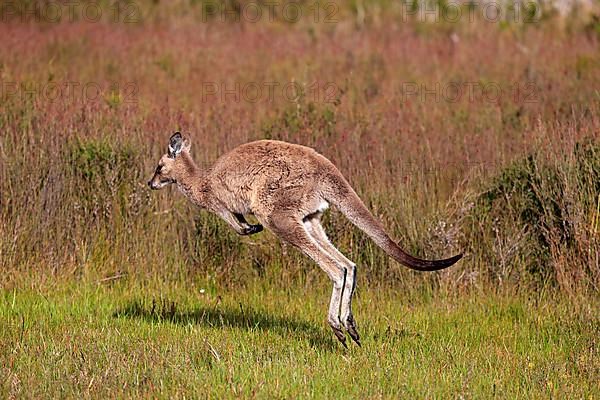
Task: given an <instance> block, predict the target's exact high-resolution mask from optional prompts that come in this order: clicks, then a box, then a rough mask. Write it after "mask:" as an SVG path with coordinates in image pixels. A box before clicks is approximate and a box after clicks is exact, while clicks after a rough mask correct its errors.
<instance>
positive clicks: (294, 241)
mask: <svg viewBox="0 0 600 400" xmlns="http://www.w3.org/2000/svg"><path fill="white" fill-rule="evenodd" d="M172 183H174V184H176V185H177V187H178V188H179V189H180V190H181V191H182V192H183V194H184V195H185V196H186V197H188V198H189V199H190V200H191V201H192V202H193V203H194V204H196V205H198V206H200V207H202V208H206V209H207V210H209V211H211V212H213V213H215V214H217V215H219V216H220V217H221V218H223V219H224V220H225V221H226V222H227V223H228V224H229V225H230V226H231V227H232V228H233V229H234V230H235V231H236V232H237V233H238V234H240V235H251V234H254V233H258V232H260V231H262V229H263V226H264V227H265V228H267V229H269V230H271V232H273V233H274V234H275V235H276V236H277V237H279V238H280V239H281V240H283V241H284V242H286V243H289V244H291V245H292V246H294V247H296V248H298V249H300V250H301V251H302V252H303V253H304V254H306V255H307V256H309V257H310V258H312V259H313V260H314V261H315V262H316V263H317V264H318V265H319V266H320V267H321V268H322V269H323V270H324V271H325V272H326V273H327V275H329V278H330V279H331V280H332V281H333V293H332V295H331V301H330V303H329V314H328V319H327V320H328V322H329V325H330V326H331V328H332V329H333V332H334V333H335V336H336V337H337V338H338V340H339V341H340V342H341V343H342V344H343V345H344V346H346V336H345V334H344V332H343V330H342V326H343V327H344V328H346V330H347V331H348V334H349V335H350V337H351V338H352V339H353V340H354V341H355V342H356V343H357V344H358V345H359V346H360V338H359V335H358V331H357V328H356V323H355V321H354V317H353V316H352V294H353V292H354V288H355V286H356V264H354V263H353V262H352V261H350V260H349V259H348V258H346V257H345V256H344V255H343V254H342V253H340V252H339V251H338V250H337V249H336V248H335V247H334V246H333V245H332V244H331V242H330V241H329V239H328V238H327V235H326V234H325V231H324V230H323V227H322V225H321V223H320V220H321V216H322V215H323V212H324V211H325V210H326V209H327V208H328V207H329V204H330V203H331V204H333V205H335V206H336V207H337V208H338V209H339V210H340V211H341V212H342V213H343V214H344V215H345V216H346V217H347V218H348V219H349V220H350V221H351V222H352V223H353V224H354V225H356V226H357V227H358V228H360V229H362V230H363V231H364V232H365V233H366V234H367V235H369V236H370V237H371V239H373V241H375V243H376V244H377V245H378V246H379V247H381V248H382V249H383V250H384V251H385V252H386V253H387V254H389V255H390V256H391V257H393V258H394V259H395V260H397V261H398V262H400V263H401V264H403V265H405V266H407V267H409V268H412V269H414V270H417V271H437V270H440V269H443V268H447V267H449V266H451V265H452V264H454V263H455V262H457V261H458V260H459V259H460V258H461V257H462V255H461V254H459V255H456V256H454V257H451V258H447V259H443V260H421V259H419V258H415V257H413V256H411V255H409V254H407V253H405V252H404V250H402V249H401V248H400V247H399V246H398V245H397V244H396V243H395V242H394V241H393V240H392V239H391V238H390V237H389V236H388V234H387V233H386V232H385V230H384V228H383V226H382V225H381V223H380V222H379V221H378V220H377V219H376V218H375V217H374V216H373V215H372V214H371V213H370V212H369V210H368V209H367V208H366V207H365V205H364V204H363V202H362V201H361V200H360V198H359V197H358V195H357V194H356V192H355V191H354V190H353V189H352V187H351V186H350V184H349V183H348V181H346V179H345V178H344V176H343V175H342V174H341V173H340V171H338V169H337V168H336V167H335V166H334V165H333V163H331V162H330V161H329V160H328V159H326V158H325V157H323V156H322V155H320V154H319V153H317V152H316V151H315V150H313V149H311V148H309V147H305V146H300V145H297V144H291V143H286V142H280V141H275V140H259V141H256V142H251V143H247V144H244V145H241V146H239V147H236V148H235V149H233V150H232V151H230V152H229V153H227V154H225V155H224V156H222V157H220V158H219V159H218V160H217V161H216V162H215V164H214V165H213V166H212V167H211V168H209V169H207V170H202V169H200V168H199V167H198V166H197V165H196V164H195V163H194V161H193V160H192V157H191V156H190V142H189V140H187V139H184V138H183V137H182V135H181V133H179V132H176V133H175V134H173V136H171V138H170V140H169V145H168V150H167V153H166V154H164V155H163V156H162V157H161V159H160V161H159V162H158V166H157V167H156V171H155V172H154V176H153V177H152V179H150V181H149V182H148V185H149V186H150V188H152V189H161V188H163V187H165V186H167V185H169V184H172ZM244 215H254V216H255V217H256V219H257V220H258V221H259V223H260V224H256V225H252V224H249V223H248V222H247V221H246V220H245V219H244Z"/></svg>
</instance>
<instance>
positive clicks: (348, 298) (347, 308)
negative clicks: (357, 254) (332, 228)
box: [304, 213, 360, 346]
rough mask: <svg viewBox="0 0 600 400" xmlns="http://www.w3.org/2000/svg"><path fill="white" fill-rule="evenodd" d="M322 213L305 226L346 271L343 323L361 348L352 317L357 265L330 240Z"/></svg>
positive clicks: (312, 216)
mask: <svg viewBox="0 0 600 400" xmlns="http://www.w3.org/2000/svg"><path fill="white" fill-rule="evenodd" d="M321 216H322V213H314V214H311V215H309V216H308V217H307V218H305V220H304V225H305V226H306V228H307V231H308V232H309V233H310V235H311V236H312V237H313V238H314V239H315V240H316V241H317V242H318V243H319V245H320V246H321V248H323V249H324V250H325V251H326V252H328V253H329V254H330V255H332V256H333V257H334V258H335V259H336V260H337V262H338V263H339V265H340V266H341V268H343V269H344V271H345V277H346V279H345V280H344V290H343V292H342V301H341V307H340V308H341V311H340V314H341V322H342V324H343V325H344V327H345V328H346V330H347V331H348V334H349V335H350V337H351V338H352V340H354V342H356V344H358V345H359V346H360V335H359V334H358V330H357V328H356V322H355V320H354V316H353V315H352V296H353V294H354V289H355V288H356V264H354V263H353V262H352V261H350V260H349V259H348V258H346V256H344V255H343V254H342V253H341V252H340V251H339V250H338V249H337V248H336V247H335V246H334V245H333V244H332V243H331V241H330V240H329V238H328V237H327V233H326V232H325V229H323V225H322V224H321Z"/></svg>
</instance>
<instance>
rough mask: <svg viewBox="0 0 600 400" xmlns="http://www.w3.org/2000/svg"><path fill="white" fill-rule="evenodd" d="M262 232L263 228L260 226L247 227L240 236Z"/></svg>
mask: <svg viewBox="0 0 600 400" xmlns="http://www.w3.org/2000/svg"><path fill="white" fill-rule="evenodd" d="M262 230H263V226H262V225H260V224H257V225H249V226H248V227H247V228H244V230H243V231H242V235H253V234H255V233H258V232H261V231H262Z"/></svg>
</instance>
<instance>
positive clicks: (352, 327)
mask: <svg viewBox="0 0 600 400" xmlns="http://www.w3.org/2000/svg"><path fill="white" fill-rule="evenodd" d="M345 326H346V330H347V331H348V334H349V335H350V337H351V338H352V340H354V343H356V344H357V345H358V346H359V347H361V345H360V336H359V334H358V331H357V330H356V322H355V321H354V318H353V317H352V315H350V316H349V317H348V319H347V320H346V323H345Z"/></svg>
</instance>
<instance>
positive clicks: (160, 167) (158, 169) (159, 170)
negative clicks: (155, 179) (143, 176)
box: [156, 165, 163, 174]
mask: <svg viewBox="0 0 600 400" xmlns="http://www.w3.org/2000/svg"><path fill="white" fill-rule="evenodd" d="M162 167H163V166H162V165H159V166H158V167H156V173H157V174H160V172H161V171H162Z"/></svg>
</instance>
